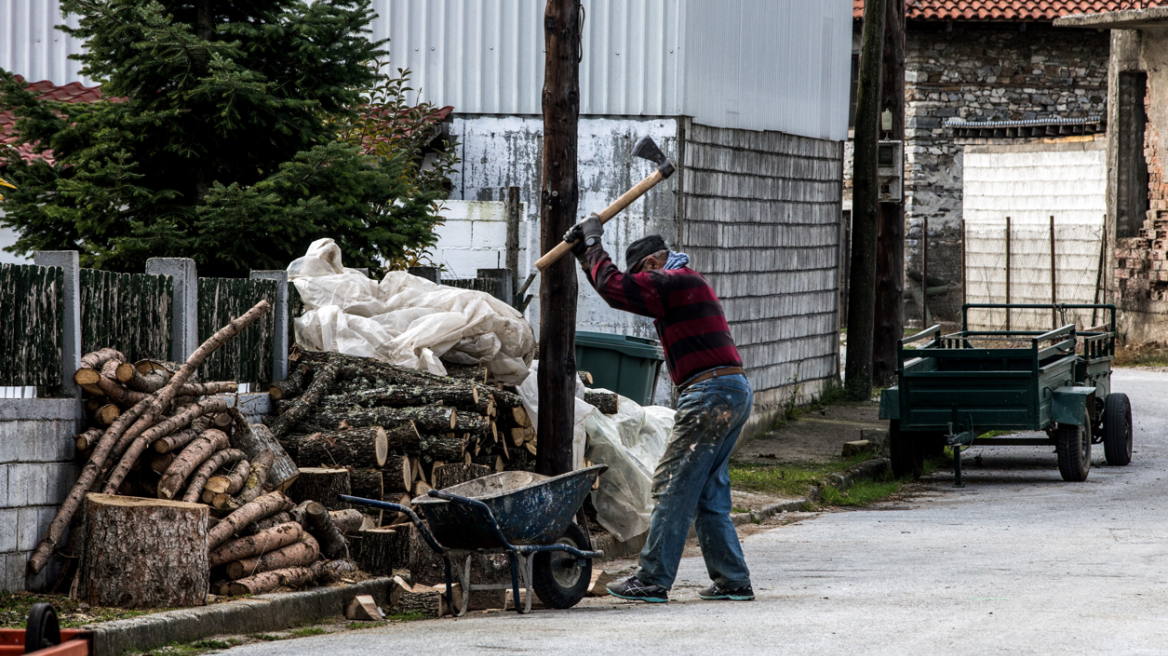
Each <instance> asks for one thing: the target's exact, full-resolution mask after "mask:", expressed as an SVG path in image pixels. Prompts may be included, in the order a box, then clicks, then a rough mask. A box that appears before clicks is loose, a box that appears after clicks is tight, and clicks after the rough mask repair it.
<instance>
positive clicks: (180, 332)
mask: <svg viewBox="0 0 1168 656" xmlns="http://www.w3.org/2000/svg"><path fill="white" fill-rule="evenodd" d="M146 273H149V274H151V275H155V276H170V277H171V278H172V279H173V280H174V299H173V302H172V303H171V320H170V329H171V336H172V339H171V344H170V359H171V360H173V361H175V362H185V361H186V359H187V358H188V357H190V355H191V354H192V353H194V352H195V349H197V348H199V321H198V317H199V272H198V269H197V268H196V267H195V261H194V260H191V259H188V258H185V257H152V258H150V259H149V260H146Z"/></svg>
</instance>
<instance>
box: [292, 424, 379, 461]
mask: <svg viewBox="0 0 1168 656" xmlns="http://www.w3.org/2000/svg"><path fill="white" fill-rule="evenodd" d="M297 453H298V455H297V459H298V460H299V462H301V463H303V464H305V465H320V466H323V467H330V466H331V467H357V468H372V467H380V466H382V465H384V464H385V459H386V456H387V455H388V454H389V442H388V440H387V439H386V434H385V429H383V428H382V427H380V426H371V427H369V428H354V429H352V430H345V431H338V432H335V433H320V434H318V435H313V436H312V437H309V438H308V439H306V440H304V441H303V442H301V443H300V448H299V449H298V450H297Z"/></svg>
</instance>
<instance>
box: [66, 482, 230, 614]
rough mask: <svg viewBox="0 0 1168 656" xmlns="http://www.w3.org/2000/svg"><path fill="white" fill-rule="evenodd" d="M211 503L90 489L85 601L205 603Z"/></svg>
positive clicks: (151, 604) (163, 605)
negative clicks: (92, 490)
mask: <svg viewBox="0 0 1168 656" xmlns="http://www.w3.org/2000/svg"><path fill="white" fill-rule="evenodd" d="M207 511H208V509H207V506H204V505H201V504H196V503H183V502H181V501H164V500H161V499H139V498H134V497H120V496H112V495H105V494H88V495H86V545H87V549H86V555H85V577H86V581H85V584H86V589H87V594H86V601H87V602H88V603H89V604H90V605H93V606H118V607H123V608H174V607H186V606H201V605H202V604H203V603H204V601H205V600H206V597H207V591H208V587H209V580H210V567H209V566H208V563H207V551H208V544H207V517H208V515H207Z"/></svg>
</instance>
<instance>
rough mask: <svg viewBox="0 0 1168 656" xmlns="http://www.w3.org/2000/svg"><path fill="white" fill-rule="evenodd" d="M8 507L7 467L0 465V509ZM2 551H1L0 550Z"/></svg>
mask: <svg viewBox="0 0 1168 656" xmlns="http://www.w3.org/2000/svg"><path fill="white" fill-rule="evenodd" d="M7 507H8V465H0V508H7ZM0 551H3V549H0Z"/></svg>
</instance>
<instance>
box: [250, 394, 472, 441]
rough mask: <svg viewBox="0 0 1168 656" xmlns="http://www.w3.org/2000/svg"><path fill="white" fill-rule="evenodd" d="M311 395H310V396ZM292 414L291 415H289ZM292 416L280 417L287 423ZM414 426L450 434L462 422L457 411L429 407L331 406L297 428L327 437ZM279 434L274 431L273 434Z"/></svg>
mask: <svg viewBox="0 0 1168 656" xmlns="http://www.w3.org/2000/svg"><path fill="white" fill-rule="evenodd" d="M306 394H307V393H306ZM289 412H291V411H289ZM287 416H288V413H284V414H282V415H280V417H279V418H278V419H277V421H280V420H283V419H284V418H285V417H287ZM410 421H412V422H414V426H415V428H417V430H418V431H419V432H426V431H429V432H448V431H450V430H452V429H453V428H454V426H455V424H456V423H457V421H458V413H457V412H456V411H455V409H454V408H446V407H443V406H439V405H427V406H421V407H414V408H368V409H366V408H356V407H347V408H344V407H337V406H329V407H327V408H321V409H320V410H318V411H316V412H314V413H312V414H311V415H310V416H308V417H306V418H305V420H304V421H303V422H300V425H299V426H298V427H297V430H298V431H301V432H318V433H327V432H330V431H337V430H347V429H350V428H364V427H366V426H399V425H401V424H404V423H406V422H410ZM272 432H273V433H275V432H276V431H275V430H274V429H273V431H272Z"/></svg>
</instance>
